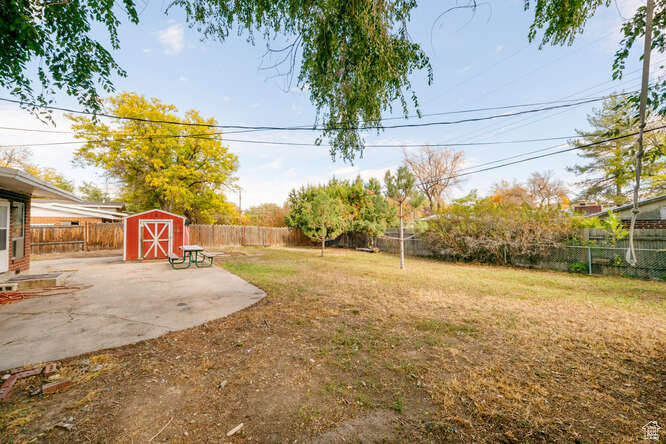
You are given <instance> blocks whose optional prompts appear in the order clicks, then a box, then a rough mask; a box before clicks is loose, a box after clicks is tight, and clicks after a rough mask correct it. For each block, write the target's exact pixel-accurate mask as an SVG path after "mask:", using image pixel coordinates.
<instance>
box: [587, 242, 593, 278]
mask: <svg viewBox="0 0 666 444" xmlns="http://www.w3.org/2000/svg"><path fill="white" fill-rule="evenodd" d="M587 274H592V248H590V247H587Z"/></svg>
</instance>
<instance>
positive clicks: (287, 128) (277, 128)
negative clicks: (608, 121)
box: [0, 97, 606, 131]
mask: <svg viewBox="0 0 666 444" xmlns="http://www.w3.org/2000/svg"><path fill="white" fill-rule="evenodd" d="M605 98H606V97H597V98H592V99H586V100H580V101H577V102H573V103H567V104H560V105H551V106H547V107H542V108H533V109H528V110H522V111H516V112H513V113H504V114H495V115H490V116H484V117H474V118H469V119H459V120H452V121H439V122H424V123H405V124H399V125H388V126H381V125H367V126H359V127H333V128H318V127H316V126H313V127H307V128H306V127H299V126H252V125H213V124H206V123H185V122H177V121H169V120H153V119H145V118H142V117H127V116H116V115H113V114H107V113H97V114H96V113H92V112H88V111H79V110H72V109H68V108H61V107H54V106H44V107H43V108H45V109H52V110H58V111H63V112H70V113H75V114H84V115H95V116H100V117H107V118H112V119H119V120H130V121H136V122H144V123H159V124H167V125H179V126H188V127H204V128H220V129H229V128H230V129H242V130H275V131H304V130H307V131H321V130H325V129H328V130H333V131H355V130H370V129H393V128H420V127H428V126H442V125H456V124H461V123H470V122H479V121H484V120H492V119H500V118H507V117H513V116H519V115H524V114H533V113H537V112H543V111H550V110H554V109H561V108H570V107H573V106H578V105H584V104H587V103H593V102H598V101H601V100H604V99H605ZM0 101H4V102H10V103H16V104H26V102H22V101H20V100H14V99H7V98H0ZM33 105H34V104H33Z"/></svg>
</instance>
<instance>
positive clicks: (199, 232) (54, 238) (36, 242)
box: [31, 223, 312, 254]
mask: <svg viewBox="0 0 666 444" xmlns="http://www.w3.org/2000/svg"><path fill="white" fill-rule="evenodd" d="M31 233H32V247H31V248H32V254H48V253H66V252H70V251H94V250H119V249H122V248H123V224H122V223H100V224H88V225H85V226H74V227H31ZM190 243H191V244H198V245H201V246H202V247H204V248H222V247H227V246H263V247H270V246H281V247H297V246H305V245H312V243H311V242H310V240H309V239H308V238H307V237H305V236H304V235H303V233H302V232H301V231H300V230H294V229H291V228H287V227H256V226H244V225H191V226H190Z"/></svg>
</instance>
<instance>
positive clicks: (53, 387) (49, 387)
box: [42, 379, 72, 394]
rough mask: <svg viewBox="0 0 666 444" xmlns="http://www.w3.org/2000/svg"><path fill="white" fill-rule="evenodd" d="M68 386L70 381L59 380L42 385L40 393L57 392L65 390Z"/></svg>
mask: <svg viewBox="0 0 666 444" xmlns="http://www.w3.org/2000/svg"><path fill="white" fill-rule="evenodd" d="M70 385H72V381H71V380H70V379H61V380H60V381H56V382H51V383H49V384H44V385H42V393H45V394H49V393H55V392H59V391H60V390H65V389H66V388H67V387H69V386H70Z"/></svg>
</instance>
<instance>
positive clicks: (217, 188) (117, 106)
mask: <svg viewBox="0 0 666 444" xmlns="http://www.w3.org/2000/svg"><path fill="white" fill-rule="evenodd" d="M105 105H106V112H107V113H109V114H113V115H115V116H121V117H127V118H140V119H149V120H151V121H152V122H145V121H141V120H131V119H126V120H122V119H111V120H110V121H109V122H102V121H101V119H97V120H95V119H92V118H90V117H87V116H76V115H68V118H69V119H71V120H72V121H73V122H74V124H73V128H74V130H75V131H76V132H77V135H76V137H77V138H80V139H84V140H86V141H87V143H86V144H85V145H83V146H82V147H81V148H79V149H78V151H77V152H76V153H75V161H76V162H77V163H79V164H81V165H93V166H96V167H99V168H102V169H104V170H105V171H106V173H107V174H108V175H109V176H110V177H111V178H113V179H115V180H117V181H118V184H119V185H120V187H121V195H122V198H123V200H124V201H125V203H126V204H127V207H128V210H130V211H143V210H148V209H151V208H160V209H162V210H166V211H171V212H174V213H178V214H183V215H185V216H186V217H188V218H190V219H191V220H192V222H195V223H211V222H213V220H214V218H215V217H216V216H217V217H219V215H222V214H225V213H231V212H233V207H232V205H231V204H230V203H229V202H228V201H227V199H226V197H225V196H224V194H223V189H225V187H228V186H229V185H230V184H231V183H233V181H234V180H235V178H234V177H233V173H234V172H235V171H236V169H237V168H238V160H237V158H236V156H235V155H234V154H233V153H231V152H230V151H229V149H228V148H226V147H225V146H224V145H223V144H222V141H221V140H220V139H221V135H220V132H219V131H217V130H216V129H215V128H211V127H209V126H202V125H216V124H217V122H216V121H215V119H213V118H208V119H207V118H204V117H202V116H201V115H200V114H199V112H198V111H194V110H190V111H188V112H186V113H185V115H184V117H181V116H180V115H179V113H178V110H177V108H176V107H175V106H174V105H167V104H164V103H162V102H161V101H160V100H158V99H155V98H151V99H147V98H146V97H144V96H141V95H138V94H134V93H122V94H119V95H118V96H115V97H111V98H109V99H107V101H106V103H105ZM105 120H106V119H105ZM155 121H159V122H163V123H155Z"/></svg>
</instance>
